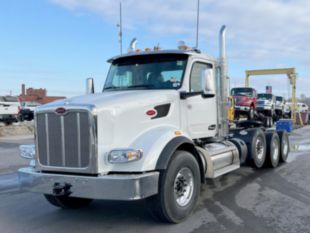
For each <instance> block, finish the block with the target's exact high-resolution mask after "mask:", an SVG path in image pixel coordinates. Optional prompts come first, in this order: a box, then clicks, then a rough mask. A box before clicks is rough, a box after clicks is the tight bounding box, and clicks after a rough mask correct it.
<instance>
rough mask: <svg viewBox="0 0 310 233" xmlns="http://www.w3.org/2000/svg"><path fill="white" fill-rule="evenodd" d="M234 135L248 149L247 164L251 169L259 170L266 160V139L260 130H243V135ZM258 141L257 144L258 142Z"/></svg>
mask: <svg viewBox="0 0 310 233" xmlns="http://www.w3.org/2000/svg"><path fill="white" fill-rule="evenodd" d="M241 132H242V131H240V133H239V134H234V137H236V138H240V139H242V140H243V141H244V142H245V143H246V145H247V148H248V154H247V163H248V164H249V165H251V166H253V167H256V168H261V167H262V166H263V165H264V163H265V159H266V137H265V134H264V132H263V131H262V130H261V129H255V128H254V129H248V130H243V132H244V133H241ZM258 141H259V142H258Z"/></svg>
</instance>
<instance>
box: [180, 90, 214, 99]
mask: <svg viewBox="0 0 310 233" xmlns="http://www.w3.org/2000/svg"><path fill="white" fill-rule="evenodd" d="M197 95H201V96H202V98H212V97H214V96H215V95H214V94H204V93H203V91H195V92H186V91H181V92H180V98H181V99H182V100H185V99H187V98H190V97H193V96H197Z"/></svg>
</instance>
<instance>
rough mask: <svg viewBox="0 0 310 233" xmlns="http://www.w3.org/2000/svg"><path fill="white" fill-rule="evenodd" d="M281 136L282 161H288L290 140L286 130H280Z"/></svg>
mask: <svg viewBox="0 0 310 233" xmlns="http://www.w3.org/2000/svg"><path fill="white" fill-rule="evenodd" d="M278 135H279V138H280V161H281V162H286V161H287V157H288V153H289V152H290V142H289V138H288V134H287V132H286V131H278Z"/></svg>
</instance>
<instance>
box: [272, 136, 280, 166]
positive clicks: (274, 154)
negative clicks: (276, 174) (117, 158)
mask: <svg viewBox="0 0 310 233" xmlns="http://www.w3.org/2000/svg"><path fill="white" fill-rule="evenodd" d="M278 157H279V142H278V140H273V142H272V159H273V160H274V161H276V160H278Z"/></svg>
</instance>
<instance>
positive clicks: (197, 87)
mask: <svg viewBox="0 0 310 233" xmlns="http://www.w3.org/2000/svg"><path fill="white" fill-rule="evenodd" d="M206 69H212V65H209V64H205V63H200V62H196V63H194V65H193V67H192V71H191V75H190V86H189V87H190V92H199V91H202V90H201V83H200V75H201V72H202V71H203V70H206Z"/></svg>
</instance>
